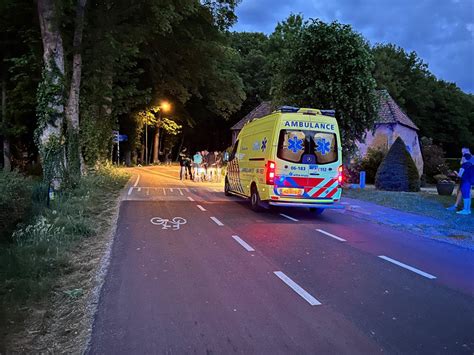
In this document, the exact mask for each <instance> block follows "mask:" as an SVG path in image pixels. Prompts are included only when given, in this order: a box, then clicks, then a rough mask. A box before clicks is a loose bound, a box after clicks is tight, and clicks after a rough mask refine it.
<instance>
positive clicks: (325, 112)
mask: <svg viewBox="0 0 474 355" xmlns="http://www.w3.org/2000/svg"><path fill="white" fill-rule="evenodd" d="M320 111H321V115H323V116H331V117H336V111H335V110H320Z"/></svg>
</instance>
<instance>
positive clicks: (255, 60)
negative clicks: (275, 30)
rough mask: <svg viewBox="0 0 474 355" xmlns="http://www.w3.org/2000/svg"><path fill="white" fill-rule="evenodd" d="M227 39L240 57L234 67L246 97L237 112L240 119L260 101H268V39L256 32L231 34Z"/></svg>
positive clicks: (269, 83)
mask: <svg viewBox="0 0 474 355" xmlns="http://www.w3.org/2000/svg"><path fill="white" fill-rule="evenodd" d="M228 37H229V42H230V46H231V47H232V48H233V49H234V50H235V51H237V53H238V55H239V56H240V61H238V62H237V65H236V67H237V71H238V73H239V76H240V77H241V78H242V82H243V84H244V91H245V96H246V99H245V101H244V103H243V104H242V107H241V109H240V110H239V111H238V112H239V114H238V117H240V118H241V117H242V116H243V115H245V114H247V113H248V112H250V111H251V110H252V109H254V108H255V107H256V106H257V105H258V104H259V103H261V102H262V101H265V100H269V99H270V85H271V79H272V74H271V65H270V60H269V59H268V55H269V39H268V37H267V36H266V35H265V34H263V33H256V32H254V33H252V32H233V33H230V34H229V35H228ZM238 117H237V118H238Z"/></svg>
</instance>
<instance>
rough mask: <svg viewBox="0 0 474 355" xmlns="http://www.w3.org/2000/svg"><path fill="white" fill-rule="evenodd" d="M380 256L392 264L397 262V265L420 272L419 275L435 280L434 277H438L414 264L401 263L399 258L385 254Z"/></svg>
mask: <svg viewBox="0 0 474 355" xmlns="http://www.w3.org/2000/svg"><path fill="white" fill-rule="evenodd" d="M379 258H381V259H384V260H386V261H388V262H390V263H392V264H395V265H398V266H400V267H402V268H404V269H407V270H410V271H413V272H414V273H416V274H418V275H421V276H424V277H426V278H427V279H430V280H433V279H436V276H434V275H431V274H428V273H427V272H424V271H421V270H419V269H417V268H414V267H413V266H410V265H407V264H404V263H401V262H399V261H397V260H394V259H392V258H389V257H388V256H385V255H379Z"/></svg>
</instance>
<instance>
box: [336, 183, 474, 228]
mask: <svg viewBox="0 0 474 355" xmlns="http://www.w3.org/2000/svg"><path fill="white" fill-rule="evenodd" d="M343 196H345V197H349V198H355V199H359V200H364V201H369V202H373V203H376V204H378V205H382V206H386V207H391V208H394V209H398V210H401V211H404V212H410V213H416V214H420V215H424V216H429V217H433V218H435V219H437V220H439V221H442V222H443V224H444V226H443V229H445V230H452V231H462V232H467V233H471V234H474V232H473V231H474V214H472V215H470V216H461V215H458V214H456V213H454V212H451V211H447V210H446V207H448V206H450V205H452V204H453V203H454V201H455V196H454V195H453V196H439V195H435V194H429V193H426V192H395V191H379V190H375V189H363V190H361V189H344V192H343ZM451 234H452V233H451ZM452 236H453V237H455V234H452Z"/></svg>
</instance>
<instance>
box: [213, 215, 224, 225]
mask: <svg viewBox="0 0 474 355" xmlns="http://www.w3.org/2000/svg"><path fill="white" fill-rule="evenodd" d="M211 219H212V220H213V221H214V222H216V224H217V225H218V226H223V225H224V223H222V222H221V221H219V220H218V219H217V218H216V217H211Z"/></svg>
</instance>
